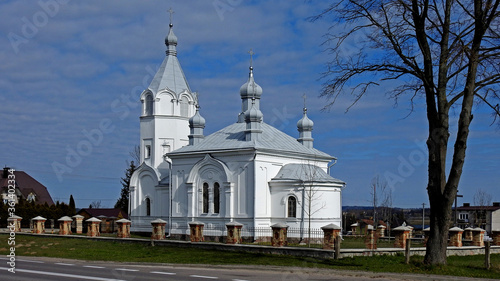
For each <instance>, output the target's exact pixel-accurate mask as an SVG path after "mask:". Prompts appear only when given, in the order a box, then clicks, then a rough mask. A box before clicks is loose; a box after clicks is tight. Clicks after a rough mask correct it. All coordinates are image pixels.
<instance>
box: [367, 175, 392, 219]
mask: <svg viewBox="0 0 500 281" xmlns="http://www.w3.org/2000/svg"><path fill="white" fill-rule="evenodd" d="M370 194H371V201H372V206H373V227H374V228H376V227H377V222H378V220H382V221H388V220H390V218H391V216H392V190H391V189H390V188H389V187H388V186H387V182H386V181H385V180H384V179H381V178H380V176H379V175H376V176H375V177H373V179H372V182H371V185H370Z"/></svg>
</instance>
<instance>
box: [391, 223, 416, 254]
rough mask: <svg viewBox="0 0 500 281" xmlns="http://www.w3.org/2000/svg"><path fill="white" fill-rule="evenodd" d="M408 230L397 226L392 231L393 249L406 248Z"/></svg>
mask: <svg viewBox="0 0 500 281" xmlns="http://www.w3.org/2000/svg"><path fill="white" fill-rule="evenodd" d="M410 231H411V230H410V229H409V228H408V227H406V226H398V227H396V228H394V229H393V230H392V232H393V233H394V237H395V240H394V247H395V248H403V249H405V248H406V239H409V238H410Z"/></svg>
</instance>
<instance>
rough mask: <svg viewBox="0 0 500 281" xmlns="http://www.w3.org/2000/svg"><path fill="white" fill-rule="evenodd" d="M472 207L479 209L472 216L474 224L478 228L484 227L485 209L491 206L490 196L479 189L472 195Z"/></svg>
mask: <svg viewBox="0 0 500 281" xmlns="http://www.w3.org/2000/svg"><path fill="white" fill-rule="evenodd" d="M473 200H474V205H475V206H477V207H479V208H478V209H477V210H476V212H475V214H474V216H475V219H474V223H475V224H476V226H478V227H484V226H485V225H486V223H487V222H486V207H487V206H490V205H491V194H489V193H488V192H486V191H484V190H483V189H481V188H479V189H478V190H476V193H475V194H474V198H473Z"/></svg>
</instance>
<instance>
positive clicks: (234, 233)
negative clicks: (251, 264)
mask: <svg viewBox="0 0 500 281" xmlns="http://www.w3.org/2000/svg"><path fill="white" fill-rule="evenodd" d="M242 227H243V225H242V224H241V223H237V222H235V221H234V222H229V223H226V228H227V239H226V244H240V243H241V228H242Z"/></svg>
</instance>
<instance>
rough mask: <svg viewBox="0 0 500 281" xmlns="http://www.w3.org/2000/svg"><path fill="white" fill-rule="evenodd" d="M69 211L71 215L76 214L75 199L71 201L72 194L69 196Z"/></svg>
mask: <svg viewBox="0 0 500 281" xmlns="http://www.w3.org/2000/svg"><path fill="white" fill-rule="evenodd" d="M69 210H70V212H71V215H74V214H76V205H75V199H73V194H71V195H70V196H69Z"/></svg>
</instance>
